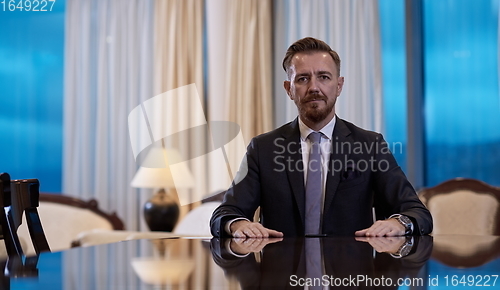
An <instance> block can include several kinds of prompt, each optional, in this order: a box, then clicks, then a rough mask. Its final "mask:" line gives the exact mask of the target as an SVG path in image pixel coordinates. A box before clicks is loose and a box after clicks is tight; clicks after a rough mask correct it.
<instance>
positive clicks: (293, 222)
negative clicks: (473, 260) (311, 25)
mask: <svg viewBox="0 0 500 290" xmlns="http://www.w3.org/2000/svg"><path fill="white" fill-rule="evenodd" d="M244 161H245V160H244ZM246 164H247V166H248V173H247V174H246V175H245V176H244V178H242V179H241V176H237V177H236V180H238V179H241V180H240V181H239V182H238V183H236V184H235V182H233V185H232V187H231V188H230V189H228V191H227V193H226V195H225V196H224V201H223V202H222V204H221V205H220V206H219V207H218V208H217V209H216V210H215V211H214V214H213V216H212V219H211V221H210V226H211V231H212V234H213V235H214V236H227V234H226V233H225V231H224V225H225V223H226V222H227V221H228V220H231V219H234V218H237V217H244V218H247V219H249V220H252V219H253V215H254V213H255V210H256V209H257V208H258V207H259V206H260V222H261V223H262V224H263V225H264V226H265V227H267V228H270V229H274V230H278V231H281V232H283V233H284V235H285V236H303V235H304V222H305V217H304V213H305V185H304V172H303V162H302V153H301V143H300V131H299V125H298V119H295V120H294V121H293V122H291V123H288V124H286V125H284V126H282V127H280V128H278V129H276V130H273V131H271V132H268V133H265V134H262V135H259V136H257V137H255V138H253V139H252V141H251V142H250V144H249V145H248V148H247V153H246ZM244 167H245V162H243V163H242V168H244ZM242 168H240V172H239V173H238V174H241V173H242V172H245V170H242ZM328 168H329V169H328V173H327V174H328V176H327V181H326V191H325V200H324V209H323V222H322V232H323V234H327V235H338V236H339V235H344V236H352V235H354V232H355V231H357V230H361V229H364V228H367V227H369V226H371V225H372V223H373V218H372V216H373V215H372V207H375V210H376V216H377V219H385V218H387V217H389V216H390V215H392V214H396V213H400V214H404V215H406V216H408V217H410V218H411V219H412V221H413V223H414V233H415V234H428V233H430V232H431V231H432V218H431V215H430V213H429V211H428V210H427V208H426V207H425V206H424V205H423V204H422V202H420V200H419V199H418V197H417V195H416V193H415V190H414V189H413V187H412V186H411V184H410V183H409V182H408V180H407V179H406V176H405V175H404V173H403V171H402V170H401V168H400V167H399V166H398V165H397V163H396V160H395V159H394V157H393V155H392V153H391V152H390V151H389V149H388V146H387V143H386V142H385V140H384V139H383V137H382V135H381V134H378V133H375V132H370V131H366V130H363V129H361V128H358V127H356V126H355V125H353V124H351V123H349V122H347V121H344V120H342V119H340V118H337V120H336V123H335V128H334V130H333V136H332V152H331V154H330V162H329V166H328Z"/></svg>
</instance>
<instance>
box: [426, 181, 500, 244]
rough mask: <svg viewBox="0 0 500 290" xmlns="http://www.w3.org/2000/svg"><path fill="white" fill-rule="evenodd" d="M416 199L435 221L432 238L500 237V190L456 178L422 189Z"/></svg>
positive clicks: (477, 182)
mask: <svg viewBox="0 0 500 290" xmlns="http://www.w3.org/2000/svg"><path fill="white" fill-rule="evenodd" d="M419 198H420V200H422V202H423V203H424V204H425V205H426V206H427V208H428V209H429V211H430V212H431V214H432V217H433V221H434V230H433V233H434V234H462V235H500V188H496V187H493V186H491V185H488V184H486V183H484V182H482V181H479V180H475V179H466V178H456V179H452V180H448V181H445V182H443V183H441V184H439V185H437V186H435V187H430V188H426V189H423V190H421V191H420V192H419Z"/></svg>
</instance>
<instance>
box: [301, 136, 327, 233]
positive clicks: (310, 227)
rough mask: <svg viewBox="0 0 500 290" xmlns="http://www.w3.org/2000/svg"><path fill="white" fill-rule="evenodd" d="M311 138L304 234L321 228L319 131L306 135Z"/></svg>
mask: <svg viewBox="0 0 500 290" xmlns="http://www.w3.org/2000/svg"><path fill="white" fill-rule="evenodd" d="M307 138H309V140H311V150H310V151H309V163H308V165H307V166H308V167H307V179H306V229H305V230H306V232H305V233H306V235H307V234H313V235H315V234H320V233H321V229H320V225H321V204H322V202H321V199H322V197H323V196H322V192H321V189H322V182H321V168H322V166H321V151H320V142H321V133H319V132H312V133H311V134H309V136H308V137H307Z"/></svg>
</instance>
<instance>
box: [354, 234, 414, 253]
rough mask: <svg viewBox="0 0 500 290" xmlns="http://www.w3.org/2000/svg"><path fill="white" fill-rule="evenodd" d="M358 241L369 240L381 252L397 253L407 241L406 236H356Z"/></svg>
mask: <svg viewBox="0 0 500 290" xmlns="http://www.w3.org/2000/svg"><path fill="white" fill-rule="evenodd" d="M356 241H360V242H367V243H369V244H370V246H372V247H373V248H374V249H375V251H377V252H379V253H389V254H396V253H397V252H398V250H399V248H401V246H402V245H403V244H404V243H405V242H406V238H405V237H375V238H369V237H356Z"/></svg>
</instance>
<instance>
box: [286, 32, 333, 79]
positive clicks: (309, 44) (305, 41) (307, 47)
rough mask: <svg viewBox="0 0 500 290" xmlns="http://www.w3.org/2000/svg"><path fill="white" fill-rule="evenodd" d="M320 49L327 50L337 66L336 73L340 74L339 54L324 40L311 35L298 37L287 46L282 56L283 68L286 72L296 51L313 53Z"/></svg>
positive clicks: (320, 50)
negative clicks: (283, 56)
mask: <svg viewBox="0 0 500 290" xmlns="http://www.w3.org/2000/svg"><path fill="white" fill-rule="evenodd" d="M322 51H324V52H328V53H329V54H330V55H331V57H332V58H333V61H334V62H335V65H336V66H337V74H338V76H340V57H339V55H338V54H337V53H336V52H335V51H334V50H333V49H332V48H331V47H330V46H329V45H328V44H326V42H324V41H322V40H319V39H316V38H312V37H306V38H302V39H299V40H297V41H296V42H294V43H293V44H292V45H290V47H288V49H287V51H286V54H285V58H283V69H284V70H285V72H286V73H287V74H288V68H290V65H291V63H292V58H293V56H294V55H295V54H296V53H299V52H305V53H313V52H322Z"/></svg>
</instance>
